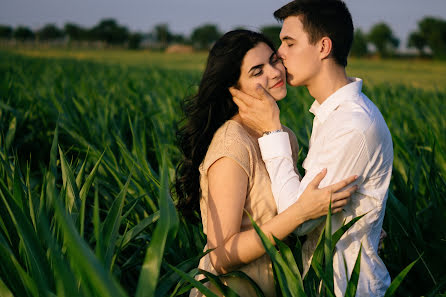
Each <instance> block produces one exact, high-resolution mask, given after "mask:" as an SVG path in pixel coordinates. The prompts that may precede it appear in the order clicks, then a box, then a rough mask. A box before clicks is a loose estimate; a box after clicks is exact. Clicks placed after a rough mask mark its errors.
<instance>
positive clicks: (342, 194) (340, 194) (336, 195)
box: [332, 186, 358, 201]
mask: <svg viewBox="0 0 446 297" xmlns="http://www.w3.org/2000/svg"><path fill="white" fill-rule="evenodd" d="M357 190H358V186H353V187H350V188H348V189H347V190H345V191H342V192H336V193H334V194H333V196H332V200H333V201H337V200H341V199H345V198H348V197H351V196H352V195H353V193H354V192H356V191H357Z"/></svg>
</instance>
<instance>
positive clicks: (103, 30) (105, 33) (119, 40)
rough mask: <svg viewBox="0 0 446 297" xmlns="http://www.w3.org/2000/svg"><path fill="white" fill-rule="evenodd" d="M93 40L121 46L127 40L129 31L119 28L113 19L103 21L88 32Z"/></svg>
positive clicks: (122, 27)
mask: <svg viewBox="0 0 446 297" xmlns="http://www.w3.org/2000/svg"><path fill="white" fill-rule="evenodd" d="M90 34H91V37H92V38H93V39H94V40H101V41H105V42H106V43H108V44H123V43H125V42H126V41H127V40H128V39H129V31H128V29H127V28H126V27H124V26H120V25H119V24H118V23H117V22H116V21H115V20H114V19H103V20H102V21H100V22H99V24H97V25H96V26H94V27H93V28H92V29H91V30H90Z"/></svg>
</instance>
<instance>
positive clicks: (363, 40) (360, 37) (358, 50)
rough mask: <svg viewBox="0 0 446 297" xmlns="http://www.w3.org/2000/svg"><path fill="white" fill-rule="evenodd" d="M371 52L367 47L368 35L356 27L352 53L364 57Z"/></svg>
mask: <svg viewBox="0 0 446 297" xmlns="http://www.w3.org/2000/svg"><path fill="white" fill-rule="evenodd" d="M368 53H369V50H368V47H367V37H366V35H365V34H364V33H362V31H361V29H359V28H358V29H356V30H355V34H354V36H353V44H352V48H351V50H350V55H352V56H354V57H363V56H365V55H367V54H368Z"/></svg>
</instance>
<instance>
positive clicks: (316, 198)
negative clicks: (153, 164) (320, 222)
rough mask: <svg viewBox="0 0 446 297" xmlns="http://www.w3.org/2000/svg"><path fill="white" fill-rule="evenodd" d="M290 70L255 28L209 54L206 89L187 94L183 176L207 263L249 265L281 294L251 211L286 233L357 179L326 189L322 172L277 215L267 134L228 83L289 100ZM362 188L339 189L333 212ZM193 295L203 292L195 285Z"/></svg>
mask: <svg viewBox="0 0 446 297" xmlns="http://www.w3.org/2000/svg"><path fill="white" fill-rule="evenodd" d="M285 75H286V72H285V68H284V66H283V64H282V62H281V61H280V59H279V58H278V57H277V55H276V53H275V49H274V46H273V45H272V43H271V42H270V41H269V40H268V39H267V38H265V36H263V35H262V34H259V33H255V32H251V31H247V30H235V31H231V32H228V33H226V34H225V35H224V36H223V37H221V38H220V39H219V40H218V41H217V42H216V44H215V45H214V47H213V48H212V49H211V51H210V53H209V57H208V61H207V66H206V69H205V71H204V73H203V77H202V80H201V83H200V86H199V90H198V94H197V95H196V96H195V97H193V98H191V99H190V100H188V101H186V104H185V115H186V119H185V121H184V124H183V126H182V128H181V130H180V131H179V133H178V136H179V142H180V147H181V149H182V152H183V154H184V159H183V161H182V163H181V164H180V166H179V168H178V172H177V181H176V190H177V194H178V197H179V208H180V209H182V210H183V212H185V210H186V209H187V210H193V209H197V208H198V204H199V206H200V210H201V218H202V222H203V231H204V233H206V234H207V245H206V246H205V250H207V249H215V250H214V251H212V252H211V253H209V254H208V255H206V256H205V257H203V258H202V259H201V261H200V264H199V268H201V269H204V270H207V271H210V272H212V273H214V274H222V273H226V272H229V271H231V270H241V271H243V272H245V273H246V274H248V275H249V276H250V277H251V278H252V279H254V281H255V282H256V283H257V284H258V285H259V286H260V287H261V289H262V290H263V292H264V293H265V295H266V296H274V295H275V290H274V278H273V274H272V269H271V262H270V260H269V258H268V256H267V255H266V254H265V250H264V248H263V246H262V243H261V241H260V239H259V237H258V235H257V233H256V232H255V230H254V229H253V227H252V224H251V222H250V219H249V216H248V215H247V213H249V214H250V215H251V216H252V218H253V219H254V221H255V222H256V223H257V224H258V225H259V226H260V227H261V228H262V230H263V232H264V233H265V234H267V235H268V236H269V237H270V238H271V239H272V235H274V236H276V237H277V238H279V239H283V238H285V237H286V236H288V235H289V234H290V233H291V232H292V231H293V230H294V229H295V228H296V227H298V226H299V225H300V224H302V223H303V222H305V221H306V220H309V219H313V218H317V217H320V216H322V215H325V214H326V213H327V211H328V205H329V200H330V193H331V191H333V192H334V191H337V190H339V189H341V188H342V187H344V186H346V185H347V184H349V183H351V182H352V181H353V180H354V179H355V177H351V178H349V179H348V180H344V181H343V182H341V183H338V184H336V185H333V186H331V187H327V188H324V189H318V185H319V182H320V181H321V180H322V178H323V177H324V175H325V172H321V173H320V174H319V175H318V176H317V177H316V178H315V179H314V180H313V182H312V184H311V185H310V186H309V187H308V188H307V189H306V191H305V192H304V193H303V194H302V196H301V197H300V199H299V200H298V201H297V202H296V203H295V204H294V205H293V206H291V207H290V208H288V209H287V210H286V211H284V212H283V213H281V214H279V215H277V209H276V205H275V202H274V198H273V195H272V193H271V188H270V180H269V177H268V173H267V171H266V168H265V165H264V163H263V161H262V158H261V155H260V150H259V148H258V144H257V139H258V138H259V137H261V136H262V135H259V134H257V133H256V132H254V131H252V130H250V129H249V128H247V127H245V126H244V125H243V122H242V121H241V119H240V117H239V116H238V114H237V107H236V105H235V104H234V102H233V101H232V97H231V95H230V93H229V91H228V88H229V87H231V86H235V87H237V88H239V89H241V90H243V91H244V92H245V93H248V94H254V92H255V88H256V86H257V84H260V85H262V86H263V87H264V88H265V89H266V90H268V91H269V92H270V94H271V95H272V96H273V97H274V98H275V99H276V100H281V99H282V98H284V97H285V95H286V92H287V90H286V84H285V82H286V77H285ZM284 129H285V130H286V131H287V132H288V133H289V135H290V139H291V143H292V149H293V158H294V162H295V163H296V161H297V152H298V145H297V141H296V137H295V135H294V134H293V133H292V132H291V131H290V130H289V129H287V128H284ZM296 172H297V169H296ZM355 189H356V188H355V187H351V188H349V189H348V190H346V191H344V192H339V193H335V194H333V196H332V199H333V203H332V211H333V212H337V211H340V210H341V209H342V207H343V206H344V205H345V204H346V203H347V198H348V197H349V196H350V195H351V193H352V192H354V191H355ZM272 242H273V241H272ZM224 281H225V282H226V284H228V285H229V286H230V287H231V288H232V289H234V290H235V291H236V292H237V293H238V294H239V295H240V296H255V295H256V294H255V292H254V291H253V289H252V288H251V286H250V285H249V284H248V283H247V282H246V281H244V280H241V279H233V278H231V279H229V278H228V279H225V280H224ZM211 289H212V288H211ZM191 296H200V293H199V292H198V291H197V290H192V291H191Z"/></svg>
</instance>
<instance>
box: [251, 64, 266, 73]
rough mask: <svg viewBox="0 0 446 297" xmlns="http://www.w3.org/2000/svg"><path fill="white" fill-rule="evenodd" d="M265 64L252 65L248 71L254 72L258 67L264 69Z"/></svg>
mask: <svg viewBox="0 0 446 297" xmlns="http://www.w3.org/2000/svg"><path fill="white" fill-rule="evenodd" d="M264 65H265V64H259V65H256V66H252V67H251V69H249V71H248V73H250V72H252V71H253V70H256V69H262V68H263V66H264Z"/></svg>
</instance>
